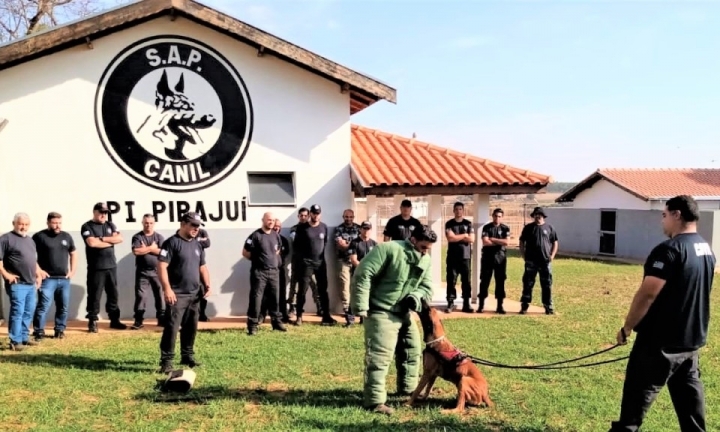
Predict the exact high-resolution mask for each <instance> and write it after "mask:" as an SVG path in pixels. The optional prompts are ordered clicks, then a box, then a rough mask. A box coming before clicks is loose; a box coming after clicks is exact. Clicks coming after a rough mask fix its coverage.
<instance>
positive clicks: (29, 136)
mask: <svg viewBox="0 0 720 432" xmlns="http://www.w3.org/2000/svg"><path fill="white" fill-rule="evenodd" d="M0 83H1V87H0V117H1V118H4V119H6V120H7V123H6V124H5V127H4V128H3V129H2V133H1V134H0V196H2V205H1V206H0V221H5V225H4V226H3V227H2V228H1V229H0V231H3V232H4V231H9V230H10V229H11V225H10V221H11V220H12V216H13V214H14V213H15V212H19V211H23V212H26V213H28V214H29V215H30V216H31V218H32V225H31V231H38V230H41V229H43V228H44V225H45V217H46V215H47V213H48V212H50V211H56V212H59V213H61V214H62V215H63V228H64V229H65V230H66V231H68V232H70V233H71V234H72V235H73V237H74V239H75V241H76V243H77V245H78V250H79V252H80V257H79V258H80V261H79V263H80V264H79V269H78V273H77V275H76V276H75V277H74V279H73V281H72V283H73V292H72V303H71V308H70V318H71V319H73V318H82V317H84V316H85V300H86V292H85V286H86V283H85V273H86V272H85V265H86V261H85V252H84V245H83V243H82V240H81V237H80V235H79V230H80V226H81V225H82V224H83V223H84V222H86V221H88V220H89V219H91V218H92V207H93V204H94V203H96V202H99V201H105V202H108V203H109V205H110V207H111V212H112V221H113V222H114V223H115V224H117V226H118V227H119V229H120V231H121V232H122V234H123V236H124V239H125V241H124V243H122V244H121V245H119V246H117V247H116V256H117V259H118V262H119V263H118V288H119V290H120V307H121V312H122V317H123V318H130V317H132V313H133V311H132V304H133V297H134V294H133V284H134V282H133V278H134V257H133V255H132V254H131V252H130V239H131V237H132V235H133V234H135V233H136V232H138V231H139V230H141V219H142V215H143V214H145V213H151V214H154V215H156V218H157V224H156V228H157V230H158V231H159V232H160V233H162V234H163V235H165V236H166V237H167V236H170V235H172V234H173V233H174V232H175V230H176V229H177V227H178V226H179V223H178V217H179V215H180V214H182V213H183V212H185V211H188V210H193V211H198V212H201V213H202V214H203V215H205V217H206V220H207V227H206V228H207V229H208V231H209V233H210V238H211V242H212V246H211V247H210V249H208V251H207V260H208V262H209V267H210V272H211V279H212V285H213V290H214V295H213V296H212V297H211V298H210V299H209V303H210V304H209V307H208V314H209V315H211V316H216V315H220V316H229V315H235V316H237V315H245V314H246V311H247V304H248V285H249V278H248V271H249V262H248V261H247V260H244V259H242V256H241V248H242V245H243V241H244V240H245V238H246V237H247V236H248V235H249V234H250V233H251V232H252V231H253V230H255V229H256V228H258V227H259V226H260V219H261V216H262V214H263V212H265V211H269V210H270V211H273V212H274V213H275V215H276V216H277V217H279V218H280V219H281V220H282V221H284V226H285V227H286V228H289V227H290V226H291V225H293V224H295V223H296V212H297V208H298V207H301V206H309V205H311V204H315V203H318V204H320V205H322V207H323V212H324V214H325V219H326V220H327V222H328V225H330V226H332V225H334V224H335V223H336V222H335V219H339V215H340V214H341V213H342V210H343V209H344V208H347V207H350V206H351V205H352V194H351V181H350V170H349V166H350V157H351V155H350V153H351V152H350V140H351V123H350V117H351V115H352V114H353V113H356V112H358V111H360V110H362V109H364V108H366V107H368V106H369V105H371V104H373V103H374V102H376V101H378V100H381V99H383V100H387V101H390V102H393V103H394V102H395V97H396V92H395V90H394V89H393V88H391V87H389V86H387V85H385V84H383V83H380V82H378V81H377V80H375V79H373V78H370V77H368V76H366V75H363V74H361V73H358V72H356V71H353V70H350V69H348V68H346V67H344V66H342V65H339V64H337V63H334V62H332V61H330V60H328V59H325V58H323V57H320V56H319V55H317V54H314V53H312V52H309V51H307V50H305V49H302V48H300V47H298V46H295V45H293V44H291V43H289V42H286V41H284V40H281V39H279V38H277V37H275V36H273V35H271V34H268V33H266V32H263V31H262V30H259V29H257V28H255V27H252V26H250V25H247V24H245V23H243V22H240V21H238V20H236V19H234V18H233V17H230V16H227V15H224V14H222V13H220V12H218V11H215V10H213V9H210V8H207V7H205V6H203V5H201V4H199V3H196V2H194V1H190V0H182V1H179V0H144V1H142V2H137V3H133V4H129V5H126V6H123V7H119V8H116V9H113V10H110V11H107V12H104V13H102V14H99V15H96V16H92V17H88V18H86V19H83V20H81V21H76V22H73V23H70V24H67V25H64V26H61V27H57V28H53V29H50V30H47V31H44V32H42V33H38V34H36V35H33V36H31V37H26V38H23V39H20V40H17V41H14V42H11V43H9V44H6V45H3V46H0ZM163 107H169V110H170V111H169V112H170V113H174V115H172V116H169V115H168V111H163ZM328 253H332V251H328ZM328 261H329V265H330V271H333V270H334V267H333V264H334V260H332V259H330V260H328ZM330 279H331V301H332V299H334V298H335V297H336V295H335V291H336V290H334V289H332V288H333V285H334V280H333V279H334V278H332V277H331V278H330ZM5 303H7V302H5ZM308 303H309V304H310V305H312V301H310V302H308ZM6 308H7V304H6ZM51 312H52V311H51Z"/></svg>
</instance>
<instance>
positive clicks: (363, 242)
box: [345, 221, 377, 327]
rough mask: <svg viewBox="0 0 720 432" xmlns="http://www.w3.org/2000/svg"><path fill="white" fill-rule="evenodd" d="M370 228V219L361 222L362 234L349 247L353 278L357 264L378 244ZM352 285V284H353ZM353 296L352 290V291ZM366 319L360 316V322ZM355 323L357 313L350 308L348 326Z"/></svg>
mask: <svg viewBox="0 0 720 432" xmlns="http://www.w3.org/2000/svg"><path fill="white" fill-rule="evenodd" d="M370 230H372V224H371V223H370V222H369V221H365V222H363V223H361V224H360V234H359V235H358V236H357V237H355V239H353V241H351V242H350V246H349V247H348V251H347V253H348V256H349V259H350V264H351V265H352V268H351V269H350V278H351V279H352V276H353V275H354V274H355V269H356V268H357V266H359V265H360V261H362V260H363V258H365V256H366V255H367V254H369V253H370V251H371V250H373V248H375V246H377V242H376V241H375V240H373V239H372V238H371V237H370ZM351 287H352V285H351ZM350 295H351V296H352V292H351V293H350ZM363 321H364V319H363V317H360V324H362V323H363ZM354 323H355V314H354V313H353V312H352V309H351V310H350V320H349V322H348V323H347V324H346V325H345V326H346V327H350V326H352V325H353V324H354Z"/></svg>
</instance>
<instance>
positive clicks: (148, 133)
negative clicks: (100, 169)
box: [95, 36, 253, 192]
mask: <svg viewBox="0 0 720 432" xmlns="http://www.w3.org/2000/svg"><path fill="white" fill-rule="evenodd" d="M95 121H96V124H97V128H98V135H99V137H100V140H101V141H102V144H103V147H104V148H105V150H106V151H107V153H108V155H109V156H110V158H111V159H112V160H113V162H115V164H116V165H117V166H118V167H119V168H120V169H122V170H123V171H124V172H125V173H127V174H128V175H130V176H132V177H133V178H135V179H136V180H138V181H139V182H141V183H143V184H145V185H148V186H151V187H154V188H156V189H159V190H164V191H171V192H189V191H197V190H200V189H204V188H206V187H208V186H210V185H213V184H215V183H217V182H219V181H220V180H222V179H223V178H225V177H226V176H228V175H229V174H230V173H232V172H233V171H234V170H235V168H237V166H238V165H239V164H240V163H241V162H242V160H243V158H244V157H245V154H246V152H247V150H248V146H249V145H250V142H251V140H252V129H253V112H252V103H251V101H250V96H249V95H248V91H247V88H246V87H245V84H244V82H243V80H242V78H241V77H240V75H239V73H238V71H237V70H236V69H235V68H234V67H233V65H232V64H231V63H230V62H229V61H228V60H227V59H225V58H224V57H223V56H222V54H220V53H218V52H217V51H215V50H214V49H213V48H211V47H209V46H207V45H205V44H203V43H202V42H199V41H196V40H192V39H190V38H186V37H183V36H154V37H150V38H147V39H143V40H141V41H138V42H136V43H134V44H133V45H130V46H129V47H127V48H125V49H124V50H123V51H122V52H120V54H118V55H117V57H115V59H113V61H112V62H111V63H110V65H109V66H108V67H107V69H106V70H105V72H104V73H103V76H102V78H101V79H100V84H99V85H98V91H97V95H96V98H95Z"/></svg>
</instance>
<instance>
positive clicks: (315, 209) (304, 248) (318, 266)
mask: <svg viewBox="0 0 720 432" xmlns="http://www.w3.org/2000/svg"><path fill="white" fill-rule="evenodd" d="M321 211H322V210H321V209H320V206H319V205H317V204H313V205H312V206H310V220H308V222H307V223H306V224H302V225H298V228H297V231H296V233H295V241H294V242H293V251H294V253H295V254H297V260H298V261H297V266H298V278H299V280H300V287H299V288H300V289H299V290H298V293H297V306H296V309H297V319H296V320H295V325H298V326H299V325H302V314H303V312H304V310H305V309H304V308H305V296H306V294H307V289H308V286H309V285H310V279H311V278H312V277H313V276H315V280H316V281H317V285H318V294H319V295H320V304H321V306H322V311H323V318H322V321H321V322H320V324H321V325H324V326H332V325H335V324H337V321H336V320H335V319H334V318H333V317H332V316H330V305H329V303H330V300H329V298H328V292H327V289H328V278H327V265H326V263H325V247H326V246H327V241H328V227H327V225H325V223H323V222H320V213H321Z"/></svg>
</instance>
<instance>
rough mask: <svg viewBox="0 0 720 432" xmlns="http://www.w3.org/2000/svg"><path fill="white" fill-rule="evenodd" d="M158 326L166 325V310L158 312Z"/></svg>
mask: <svg viewBox="0 0 720 432" xmlns="http://www.w3.org/2000/svg"><path fill="white" fill-rule="evenodd" d="M157 326H158V327H165V311H160V312H158V316H157Z"/></svg>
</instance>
